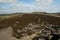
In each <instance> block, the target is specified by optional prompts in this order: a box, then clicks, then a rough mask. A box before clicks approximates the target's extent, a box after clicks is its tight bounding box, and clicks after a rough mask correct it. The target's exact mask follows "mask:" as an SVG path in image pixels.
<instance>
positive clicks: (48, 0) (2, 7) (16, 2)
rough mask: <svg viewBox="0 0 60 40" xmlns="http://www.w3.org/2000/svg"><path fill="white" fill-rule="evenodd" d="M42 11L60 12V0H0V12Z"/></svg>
mask: <svg viewBox="0 0 60 40" xmlns="http://www.w3.org/2000/svg"><path fill="white" fill-rule="evenodd" d="M41 11H43V12H60V0H0V14H2V13H15V12H41Z"/></svg>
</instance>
